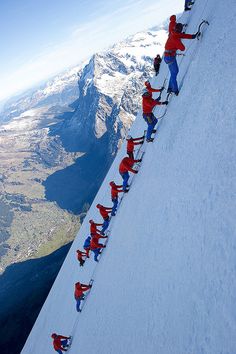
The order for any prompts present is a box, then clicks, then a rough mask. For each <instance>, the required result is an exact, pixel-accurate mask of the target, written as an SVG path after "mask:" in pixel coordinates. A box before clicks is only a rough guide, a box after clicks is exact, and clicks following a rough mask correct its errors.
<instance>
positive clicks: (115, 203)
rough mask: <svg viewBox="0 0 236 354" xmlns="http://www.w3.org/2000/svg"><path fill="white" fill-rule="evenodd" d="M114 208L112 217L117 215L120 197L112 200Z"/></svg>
mask: <svg viewBox="0 0 236 354" xmlns="http://www.w3.org/2000/svg"><path fill="white" fill-rule="evenodd" d="M112 202H113V207H112V212H111V215H116V210H117V205H118V197H116V198H113V199H112Z"/></svg>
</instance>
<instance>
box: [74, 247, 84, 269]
mask: <svg viewBox="0 0 236 354" xmlns="http://www.w3.org/2000/svg"><path fill="white" fill-rule="evenodd" d="M76 252H77V259H78V261H79V263H80V267H83V265H84V262H85V259H84V258H83V257H86V258H87V252H82V251H80V250H77V251H76Z"/></svg>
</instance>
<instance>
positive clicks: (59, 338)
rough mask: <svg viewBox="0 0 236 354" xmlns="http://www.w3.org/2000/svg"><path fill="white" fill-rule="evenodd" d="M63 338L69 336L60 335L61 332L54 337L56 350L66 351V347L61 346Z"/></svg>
mask: <svg viewBox="0 0 236 354" xmlns="http://www.w3.org/2000/svg"><path fill="white" fill-rule="evenodd" d="M61 339H69V337H64V336H60V335H59V334H58V335H57V336H56V338H54V339H53V347H54V349H55V350H59V349H60V350H63V351H65V349H63V348H62V346H61Z"/></svg>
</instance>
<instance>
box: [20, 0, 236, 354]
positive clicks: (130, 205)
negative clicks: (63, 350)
mask: <svg viewBox="0 0 236 354" xmlns="http://www.w3.org/2000/svg"><path fill="white" fill-rule="evenodd" d="M235 12H236V8H235V4H234V1H233V0H229V1H228V2H227V6H226V4H225V3H224V2H219V1H218V2H216V1H213V0H204V1H202V2H200V1H196V3H195V5H194V7H193V9H192V11H191V12H188V13H185V14H184V15H183V16H182V17H181V20H182V21H183V22H184V23H186V22H188V32H189V33H194V32H196V30H197V27H198V24H199V23H200V22H201V20H202V18H204V19H207V20H208V21H209V23H210V25H209V27H208V28H205V31H204V33H203V37H202V38H201V40H199V41H197V40H193V41H186V42H185V44H186V48H187V50H186V56H185V57H180V58H178V60H179V67H180V73H179V77H178V80H179V82H181V91H180V94H179V96H178V97H173V98H172V99H171V103H170V104H169V106H168V108H167V113H166V115H165V116H164V118H163V119H162V120H161V121H160V123H159V127H158V135H157V137H156V139H155V141H154V143H153V144H146V145H145V146H144V147H143V149H145V155H144V158H143V161H142V165H141V168H140V172H139V173H138V175H137V176H135V178H134V180H133V183H132V186H131V190H130V192H129V193H128V194H126V195H125V197H124V199H123V200H122V204H121V205H120V207H119V210H118V213H117V215H116V216H115V217H114V218H112V221H111V224H110V234H109V242H108V244H107V248H106V249H105V251H104V253H103V254H102V257H101V260H100V262H99V263H98V264H95V262H94V261H93V259H92V257H91V258H90V259H89V260H87V261H86V264H85V266H84V268H83V269H80V268H79V266H78V262H77V260H76V252H75V251H76V249H78V248H82V245H83V241H84V238H85V237H86V236H87V234H88V231H89V223H88V220H89V219H90V218H94V219H95V220H96V221H98V222H99V221H100V218H99V216H98V213H97V212H96V207H95V205H96V203H98V202H100V203H103V204H105V205H108V204H110V197H109V185H108V183H109V181H110V180H115V181H116V182H118V183H119V182H121V180H120V176H119V174H118V165H119V161H120V160H121V158H122V157H123V156H124V155H125V146H122V148H121V150H120V151H119V152H118V154H117V157H116V159H115V160H114V163H113V165H112V167H111V169H110V170H109V172H108V174H107V177H106V179H105V180H104V183H103V184H102V186H101V188H100V190H99V192H98V194H97V196H96V198H95V200H94V203H93V204H92V206H91V208H90V210H89V212H88V214H87V217H86V219H85V220H84V223H83V225H82V228H81V230H80V232H79V234H78V235H77V237H76V239H75V241H74V243H73V245H72V247H71V249H70V252H69V253H68V256H67V258H66V260H65V262H64V264H63V266H62V268H61V271H60V273H59V275H58V277H57V279H56V281H55V283H54V285H53V287H52V289H51V292H50V294H49V296H48V298H47V300H46V302H45V304H44V306H43V308H42V310H41V313H40V315H39V317H38V319H37V321H36V323H35V325H34V328H33V330H32V332H31V334H30V336H29V338H28V340H27V342H26V344H25V346H24V348H23V350H22V354H32V353H34V354H41V353H50V352H53V348H52V340H51V337H50V336H51V333H53V332H56V333H60V334H64V335H72V336H73V343H72V346H71V348H70V349H69V353H70V354H76V353H78V352H81V353H84V354H89V353H93V352H96V353H98V354H100V353H101V354H130V353H136V354H139V353H143V352H145V353H147V354H155V353H160V354H190V353H191V354H199V353H202V354H226V353H228V354H234V353H235V348H236V337H235V331H236V313H235V296H236V295H235V294H236V281H235V279H236V271H235V269H236V267H235V250H236V235H235V229H236V228H235V226H236V225H235V172H236V171H235V164H234V163H233V161H234V157H235V119H234V116H235V113H234V112H235V98H234V97H233V95H232V94H231V95H228V92H232V88H233V87H235V81H236V79H235V78H236V76H235V75H232V68H233V67H234V66H233V65H234V64H233V60H234V56H235V55H234V54H235V53H234V50H235V47H234V46H233V45H232V44H233V43H234V42H235V39H234V33H235V21H234V19H235V15H236V13H235ZM216 53H217V55H216ZM222 64H223V65H222ZM166 75H168V69H167V67H166V66H165V65H162V68H161V73H160V76H159V77H158V79H157V80H155V79H153V81H152V84H153V85H159V83H160V81H161V82H162V81H163V80H164V78H165V77H166ZM156 114H157V115H162V114H163V110H162V108H161V109H158V110H157V111H156ZM144 128H145V125H144V122H143V120H142V118H141V114H139V115H138V117H137V119H136V121H135V123H134V124H133V126H132V130H131V132H132V134H133V135H134V136H138V135H140V134H142V133H143V129H144ZM99 131H102V128H101V129H99ZM91 278H93V279H94V283H93V287H92V290H91V292H90V294H89V297H88V298H87V301H86V306H85V307H84V308H83V311H82V313H79V314H78V313H77V312H76V309H75V300H74V296H73V292H74V284H75V283H76V282H77V281H81V282H82V283H88V282H89V281H90V279H91Z"/></svg>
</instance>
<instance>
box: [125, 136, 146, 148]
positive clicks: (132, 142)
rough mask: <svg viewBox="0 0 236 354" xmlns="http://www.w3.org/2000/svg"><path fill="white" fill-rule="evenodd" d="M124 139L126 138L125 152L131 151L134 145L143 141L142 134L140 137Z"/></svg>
mask: <svg viewBox="0 0 236 354" xmlns="http://www.w3.org/2000/svg"><path fill="white" fill-rule="evenodd" d="M126 140H127V152H133V151H134V145H141V144H142V143H143V137H142V136H141V138H134V139H133V138H132V139H126ZM140 140H141V141H140Z"/></svg>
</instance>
